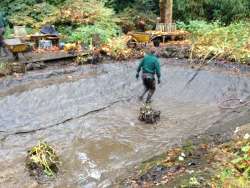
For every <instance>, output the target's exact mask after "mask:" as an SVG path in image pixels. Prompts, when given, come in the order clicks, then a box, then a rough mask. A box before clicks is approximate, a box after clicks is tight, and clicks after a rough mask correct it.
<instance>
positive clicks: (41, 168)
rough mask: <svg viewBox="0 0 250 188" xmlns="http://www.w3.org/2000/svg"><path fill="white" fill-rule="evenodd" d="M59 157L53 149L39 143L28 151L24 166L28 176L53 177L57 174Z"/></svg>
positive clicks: (44, 143) (43, 143)
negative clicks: (28, 173)
mask: <svg viewBox="0 0 250 188" xmlns="http://www.w3.org/2000/svg"><path fill="white" fill-rule="evenodd" d="M59 163H60V161H59V157H58V156H57V154H56V152H55V150H54V148H52V147H51V146H50V145H49V144H47V143H46V142H39V143H38V144H37V145H36V146H34V147H32V148H31V149H30V150H29V151H28V156H27V158H26V166H27V168H28V170H29V172H30V175H32V176H35V177H36V178H39V177H41V176H48V177H54V176H55V175H56V174H57V172H58V165H59Z"/></svg>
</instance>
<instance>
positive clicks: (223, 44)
mask: <svg viewBox="0 0 250 188" xmlns="http://www.w3.org/2000/svg"><path fill="white" fill-rule="evenodd" d="M178 27H179V28H182V29H186V30H188V31H190V32H191V33H192V34H193V35H192V36H193V37H192V39H193V45H194V53H195V54H196V56H198V57H201V58H207V57H211V58H219V59H220V58H221V59H228V60H230V61H238V62H242V63H249V61H250V49H249V41H250V35H249V33H250V23H249V22H238V23H233V24H230V25H228V26H223V25H221V24H219V23H218V22H215V23H210V24H209V23H206V22H204V21H191V22H190V23H189V24H184V23H183V22H181V23H178Z"/></svg>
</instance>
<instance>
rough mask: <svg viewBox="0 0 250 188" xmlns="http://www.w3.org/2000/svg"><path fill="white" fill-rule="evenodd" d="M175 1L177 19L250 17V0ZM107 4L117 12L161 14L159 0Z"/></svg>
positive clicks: (120, 0)
mask: <svg viewBox="0 0 250 188" xmlns="http://www.w3.org/2000/svg"><path fill="white" fill-rule="evenodd" d="M173 3H174V5H173V14H174V19H175V20H177V21H184V22H188V21H190V20H197V19H204V20H206V21H215V20H219V21H220V22H222V23H226V24H230V23H231V22H233V21H236V20H240V19H246V18H250V1H249V0H199V1H198V0H174V1H173ZM107 5H108V6H110V7H113V8H114V9H115V10H116V11H117V12H122V11H124V10H125V9H126V8H128V7H130V8H133V9H135V10H137V11H139V12H144V10H143V9H147V10H150V11H151V12H152V13H154V14H157V15H159V0H137V1H135V0H111V1H107ZM138 7H139V8H138Z"/></svg>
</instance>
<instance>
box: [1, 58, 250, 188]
mask: <svg viewBox="0 0 250 188" xmlns="http://www.w3.org/2000/svg"><path fill="white" fill-rule="evenodd" d="M185 61H186V60H181V61H178V60H174V59H169V60H166V59H162V60H161V64H162V75H163V77H162V84H161V85H160V86H159V87H158V90H157V92H156V95H155V96H154V101H153V106H154V107H155V108H157V109H159V110H161V111H162V117H161V121H160V123H159V124H157V125H154V126H151V125H145V124H142V123H141V122H139V121H138V119H137V113H138V111H139V107H140V105H141V104H140V102H138V100H137V96H138V95H139V94H140V92H141V91H142V89H143V88H142V86H141V82H139V81H136V79H135V68H136V64H135V63H134V62H127V63H123V64H100V65H98V66H91V65H88V66H83V67H70V68H69V67H67V69H65V70H64V69H61V70H60V71H61V72H59V73H58V74H57V73H55V70H51V73H50V72H49V71H45V72H30V73H28V74H27V75H25V76H24V77H21V78H19V79H12V78H9V79H8V78H7V79H4V80H1V82H0V87H1V98H0V105H1V108H0V138H1V150H0V167H1V169H4V170H2V171H1V172H0V183H1V185H4V186H5V187H8V186H9V187H20V185H22V186H26V187H27V186H30V185H31V184H32V185H34V187H37V185H36V183H35V181H34V180H33V179H32V178H30V177H29V176H28V174H27V171H26V170H25V168H24V162H23V161H24V159H25V156H26V151H27V149H29V148H30V147H32V146H33V145H35V144H36V143H37V141H39V140H44V141H47V142H49V143H51V144H52V145H53V146H54V147H55V148H56V149H57V151H58V154H59V156H60V157H61V159H62V161H63V164H62V166H61V171H60V173H59V175H58V178H57V180H56V181H54V182H49V183H48V185H49V186H51V187H62V186H64V187H85V186H87V185H88V186H90V187H97V186H99V187H108V186H111V185H112V183H114V182H115V179H116V177H118V176H119V175H120V174H123V173H124V172H126V170H127V168H129V167H130V166H131V165H134V164H137V163H138V162H141V161H143V160H146V159H149V158H151V157H152V156H155V155H157V154H160V153H162V151H165V150H166V149H167V148H169V147H170V146H172V145H174V144H180V143H182V142H183V141H184V140H186V139H187V138H189V137H190V136H191V135H200V134H203V133H205V132H209V131H210V130H213V132H220V133H224V132H225V130H233V129H234V128H235V126H237V125H239V124H245V123H248V122H250V119H249V117H250V116H249V109H248V108H247V107H246V109H241V110H239V109H237V110H221V109H219V108H218V103H219V102H220V101H223V100H225V99H228V98H231V97H233V98H240V99H242V100H248V97H249V93H250V88H249V86H250V77H249V76H248V74H247V73H241V72H235V71H232V70H231V69H227V68H225V69H224V68H223V69H220V68H209V67H208V68H206V69H204V70H200V71H199V74H197V71H196V70H195V69H192V68H190V67H189V66H186V63H185ZM196 74H197V75H196ZM194 75H196V76H195V79H193V81H192V82H190V83H189V84H188V85H187V83H188V81H189V80H190V79H192V78H193V77H194ZM20 85H22V86H24V87H20ZM48 185H41V186H40V187H48Z"/></svg>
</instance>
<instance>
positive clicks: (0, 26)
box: [0, 12, 8, 56]
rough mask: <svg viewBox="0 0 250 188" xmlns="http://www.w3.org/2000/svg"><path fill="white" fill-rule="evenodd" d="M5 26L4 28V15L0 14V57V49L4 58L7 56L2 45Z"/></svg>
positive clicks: (0, 53)
mask: <svg viewBox="0 0 250 188" xmlns="http://www.w3.org/2000/svg"><path fill="white" fill-rule="evenodd" d="M5 26H6V20H5V17H4V14H3V12H0V55H1V56H2V49H3V52H4V53H5V55H4V56H7V55H8V52H7V50H6V48H5V44H4V33H5Z"/></svg>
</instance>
